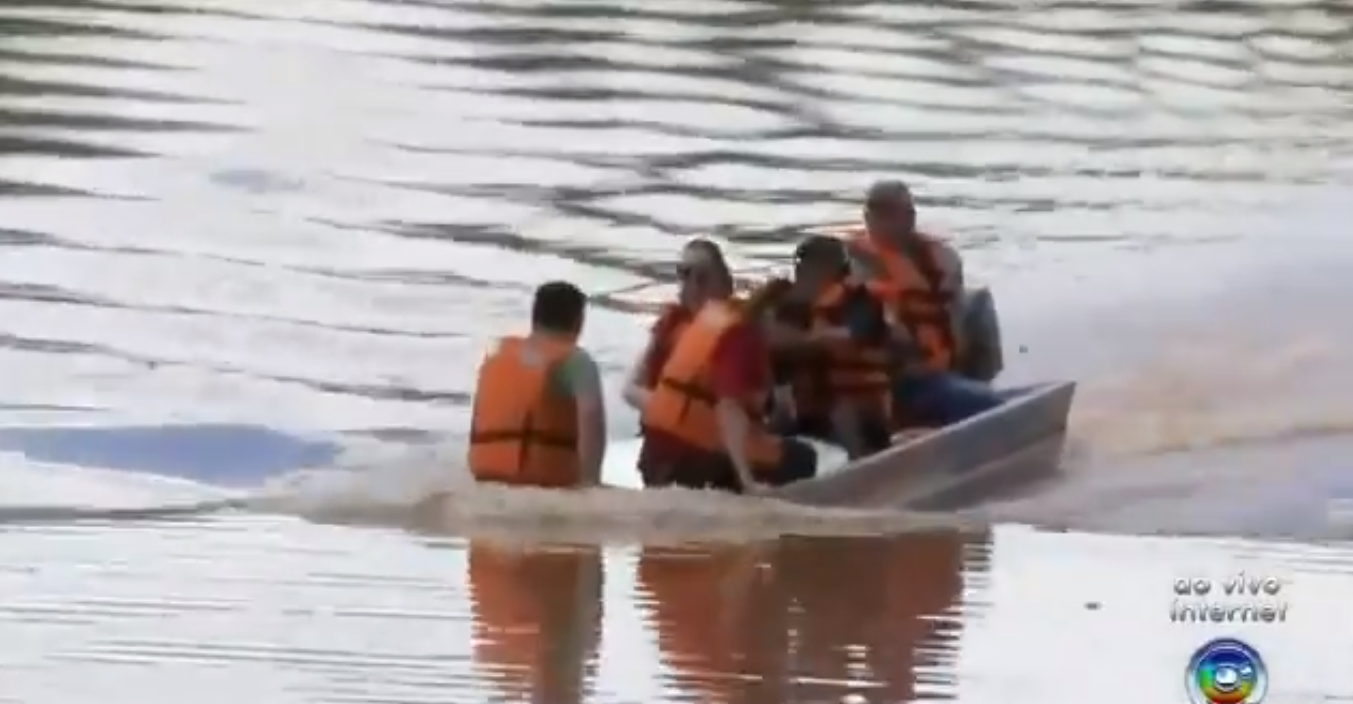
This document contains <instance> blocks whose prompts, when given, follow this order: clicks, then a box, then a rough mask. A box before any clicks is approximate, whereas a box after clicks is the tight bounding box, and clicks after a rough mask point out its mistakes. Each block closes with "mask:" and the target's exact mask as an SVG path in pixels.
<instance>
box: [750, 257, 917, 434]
mask: <svg viewBox="0 0 1353 704" xmlns="http://www.w3.org/2000/svg"><path fill="white" fill-rule="evenodd" d="M771 325H772V334H771V339H772V346H773V347H774V348H775V350H776V352H777V353H779V354H783V355H789V356H790V359H789V362H788V365H787V366H788V367H789V369H788V370H787V375H788V377H789V381H790V388H791V389H792V392H793V393H792V397H793V399H794V403H793V404H792V406H793V420H792V424H791V427H792V428H793V430H794V432H795V433H796V434H801V435H807V436H810V437H816V438H819V439H821V440H824V441H826V442H831V443H835V444H839V445H841V446H842V447H844V448H845V449H846V451H847V454H848V455H849V456H850V457H851V458H852V459H855V458H859V457H863V456H865V455H868V454H871V453H874V452H878V451H880V450H883V449H885V448H887V447H888V445H889V444H890V438H891V423H890V416H891V406H892V403H891V399H892V397H891V384H892V378H891V370H892V367H893V352H892V349H891V344H890V340H889V326H888V322H887V316H886V314H885V311H884V306H883V302H882V301H881V300H879V299H878V298H877V297H875V296H874V295H873V293H872V292H870V291H869V290H868V289H867V288H866V287H865V286H864V285H863V284H862V283H860V282H857V281H855V280H853V279H851V278H850V266H849V259H848V257H847V255H846V250H845V246H844V245H843V244H842V243H841V241H840V240H838V239H834V238H831V237H826V236H821V235H818V236H814V237H810V238H809V239H807V240H805V241H804V242H803V243H802V244H800V245H799V247H798V249H797V250H796V251H795V253H794V282H793V292H792V293H791V294H790V296H789V298H788V299H787V300H786V301H785V302H784V303H782V304H781V305H780V306H779V307H778V309H777V311H776V320H775V321H774V322H772V323H771Z"/></svg>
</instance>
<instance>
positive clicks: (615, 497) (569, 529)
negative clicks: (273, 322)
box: [254, 438, 954, 541]
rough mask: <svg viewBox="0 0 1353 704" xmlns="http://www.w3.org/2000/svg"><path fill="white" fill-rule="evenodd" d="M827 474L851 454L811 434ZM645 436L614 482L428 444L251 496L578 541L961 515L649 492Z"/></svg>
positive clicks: (285, 507)
mask: <svg viewBox="0 0 1353 704" xmlns="http://www.w3.org/2000/svg"><path fill="white" fill-rule="evenodd" d="M814 445H815V447H816V448H817V449H818V451H819V453H820V467H821V468H822V470H823V471H824V472H830V471H834V470H836V469H839V468H840V467H842V466H844V464H845V462H846V458H845V454H844V453H843V452H842V451H841V450H839V449H837V448H834V447H831V446H828V445H825V444H822V443H817V442H814ZM639 446H640V440H639V439H638V438H627V439H624V440H618V441H615V442H613V443H611V445H610V447H609V448H608V450H607V458H606V464H605V467H604V469H603V481H604V482H605V484H606V486H605V487H601V488H597V489H591V490H585V491H551V490H539V489H529V488H507V487H499V486H485V485H477V484H475V482H474V481H473V479H472V478H471V477H470V475H469V474H468V472H467V471H466V470H465V468H464V456H465V448H464V443H463V441H459V442H458V441H455V440H447V441H444V442H441V443H437V444H432V445H428V446H423V447H414V448H408V447H403V448H400V447H394V446H385V447H380V446H368V447H365V448H361V449H360V450H355V451H352V452H348V453H346V454H345V455H344V456H343V457H342V458H341V459H340V460H339V462H338V463H337V466H335V467H334V468H330V469H323V470H314V471H307V472H302V473H297V474H294V475H289V476H287V477H284V478H282V479H280V480H278V481H275V482H272V483H270V484H269V485H268V486H267V487H265V488H264V489H263V490H262V491H261V492H260V493H259V494H258V495H257V497H256V500H255V502H254V505H256V506H258V507H265V508H267V509H269V510H274V511H284V512H287V513H293V514H297V515H301V516H304V517H306V518H309V519H312V520H317V521H324V522H338V523H375V524H382V525H391V524H393V525H400V526H405V527H410V528H414V529H419V530H424V531H429V532H436V533H455V534H472V535H476V536H483V535H486V534H488V535H497V536H521V537H531V536H542V535H543V536H548V537H551V538H560V537H563V536H567V537H569V538H570V539H575V540H587V539H609V540H620V541H627V540H640V539H642V540H645V541H652V540H661V539H664V538H671V539H675V540H682V539H693V538H711V537H727V538H738V539H741V538H752V537H766V536H773V535H780V534H784V533H797V532H810V533H821V534H855V533H878V532H895V531H901V530H912V529H918V528H933V527H935V526H936V525H945V526H949V525H953V524H954V521H953V520H951V519H948V518H944V517H936V518H933V519H924V518H920V517H918V516H915V515H911V514H906V513H903V512H896V511H876V510H853V509H839V508H833V509H826V508H812V507H805V506H799V505H794V504H789V503H785V502H782V501H778V500H774V499H768V498H758V497H745V496H736V495H731V494H725V493H722V492H713V491H689V490H684V489H660V490H643V489H641V482H640V479H639V474H638V471H637V470H636V468H635V462H636V461H637V458H638V453H639Z"/></svg>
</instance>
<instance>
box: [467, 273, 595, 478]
mask: <svg viewBox="0 0 1353 704" xmlns="http://www.w3.org/2000/svg"><path fill="white" fill-rule="evenodd" d="M586 307H587V297H586V296H585V295H584V294H583V292H582V291H580V290H579V289H578V287H577V286H574V285H573V284H571V283H567V282H564V281H553V282H550V283H547V284H543V285H542V286H540V287H539V288H538V289H536V293H535V301H534V303H533V304H532V307H531V331H530V333H529V334H527V335H525V336H509V337H504V338H502V339H500V340H499V341H498V342H497V343H496V344H495V345H494V347H493V349H492V350H491V351H490V352H489V354H488V355H487V356H486V357H485V358H484V361H483V363H482V364H480V366H479V379H478V382H477V384H476V387H475V395H474V411H473V415H472V420H471V425H470V448H469V456H468V465H469V468H470V473H471V474H473V475H474V478H475V479H476V480H478V481H480V482H484V483H493V484H507V485H514V486H536V487H544V488H554V489H571V488H578V487H585V486H596V485H598V484H600V483H601V467H602V462H603V461H604V460H605V455H606V408H605V404H604V401H603V396H602V393H601V374H600V373H599V372H598V369H597V364H596V362H595V361H594V360H593V359H592V356H591V355H589V354H588V353H587V351H586V350H584V349H583V348H582V347H579V346H578V336H579V335H581V334H582V329H583V318H584V314H585V311H586Z"/></svg>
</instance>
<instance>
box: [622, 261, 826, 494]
mask: <svg viewBox="0 0 1353 704" xmlns="http://www.w3.org/2000/svg"><path fill="white" fill-rule="evenodd" d="M712 251H713V252H715V253H716V254H715V255H714V256H713V257H707V258H699V259H694V258H693V259H689V260H686V261H687V262H688V263H690V264H691V265H692V268H691V270H690V271H689V272H688V276H689V280H691V281H694V280H697V279H698V280H700V281H702V282H704V285H705V286H707V288H706V289H705V295H706V300H705V302H704V303H703V305H702V306H701V307H700V309H699V311H698V312H697V313H696V314H695V316H694V317H693V318H692V319H691V321H690V322H689V323H688V324H687V325H686V326H685V330H684V331H683V332H682V333H681V334H680V336H679V337H678V339H677V341H676V344H675V345H674V346H673V347H672V350H671V353H670V354H669V355H667V359H666V361H664V362H663V364H662V366H661V369H660V371H659V372H658V374H657V381H656V382H655V383H654V384H653V386H652V387H651V388H650V389H649V390H648V392H647V393H646V394H645V396H644V398H643V399H642V401H643V404H642V409H641V417H640V426H641V428H642V432H643V447H642V449H641V450H640V453H639V471H640V473H641V474H642V476H643V479H644V485H645V486H648V487H661V486H681V487H686V488H691V489H720V490H724V491H731V492H735V493H743V492H747V493H757V492H760V491H762V490H764V489H765V488H766V487H767V486H782V485H785V484H789V483H791V482H795V481H800V480H803V479H809V478H811V477H813V476H814V475H815V474H816V473H817V452H816V450H814V449H813V447H812V446H811V445H809V444H808V443H806V442H803V441H801V440H796V439H794V438H785V437H780V436H779V435H777V434H775V433H774V432H772V431H771V429H770V428H769V427H767V425H766V423H765V410H766V406H767V399H768V396H769V392H770V389H771V385H772V379H771V364H770V352H769V348H768V345H767V341H766V339H765V337H764V334H763V332H762V329H761V327H760V325H759V324H758V322H759V320H760V319H761V317H762V314H763V312H762V311H761V310H760V306H761V305H762V304H761V303H759V302H758V301H761V300H766V299H763V298H761V297H754V298H753V299H752V300H751V301H748V302H746V303H742V304H739V303H738V302H736V301H735V300H734V299H733V277H732V273H731V272H730V271H729V269H728V263H727V261H726V260H725V259H724V257H723V254H722V252H721V251H719V250H718V248H717V247H715V248H713V249H712Z"/></svg>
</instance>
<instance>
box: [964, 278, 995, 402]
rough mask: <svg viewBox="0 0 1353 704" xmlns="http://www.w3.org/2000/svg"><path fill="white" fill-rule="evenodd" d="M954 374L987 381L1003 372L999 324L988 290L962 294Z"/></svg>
mask: <svg viewBox="0 0 1353 704" xmlns="http://www.w3.org/2000/svg"><path fill="white" fill-rule="evenodd" d="M957 317H958V335H959V355H958V372H959V373H960V374H962V375H963V376H966V377H968V378H970V379H975V380H977V381H988V382H989V381H991V380H993V379H995V378H996V376H997V375H999V374H1000V373H1001V371H1002V370H1004V369H1005V353H1004V352H1003V351H1002V349H1001V324H1000V320H999V319H998V318H997V315H996V299H995V298H994V297H993V296H992V295H991V289H988V288H979V289H969V290H967V291H964V292H963V299H962V302H961V303H960V304H959V311H958V316H957Z"/></svg>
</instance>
